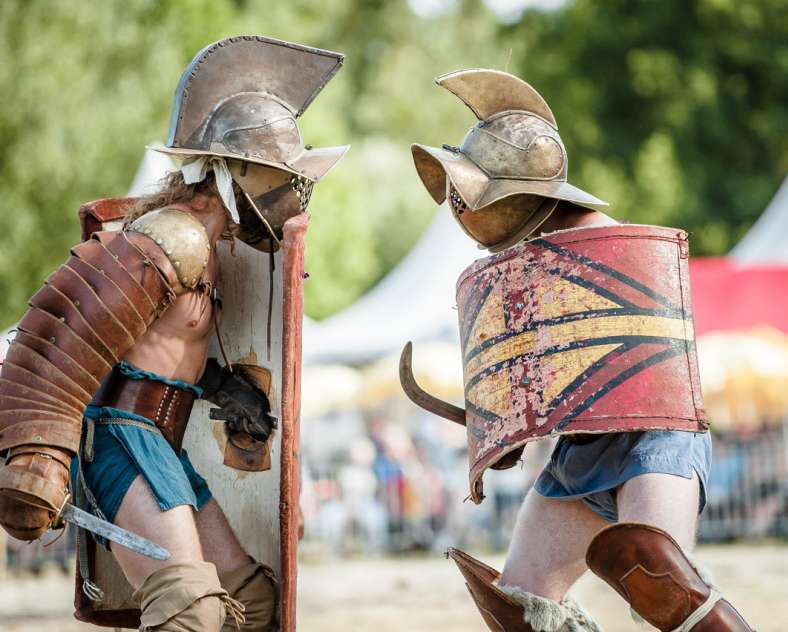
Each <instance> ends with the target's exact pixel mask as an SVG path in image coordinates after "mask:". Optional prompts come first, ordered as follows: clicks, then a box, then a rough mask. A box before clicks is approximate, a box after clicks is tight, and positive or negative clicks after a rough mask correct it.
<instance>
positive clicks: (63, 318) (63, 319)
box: [58, 316, 66, 323]
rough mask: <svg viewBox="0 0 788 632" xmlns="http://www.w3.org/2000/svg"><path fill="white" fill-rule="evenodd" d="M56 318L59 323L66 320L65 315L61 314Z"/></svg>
mask: <svg viewBox="0 0 788 632" xmlns="http://www.w3.org/2000/svg"><path fill="white" fill-rule="evenodd" d="M58 320H59V321H60V322H61V323H64V322H66V317H65V316H61V317H60V318H58Z"/></svg>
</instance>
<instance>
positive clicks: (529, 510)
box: [500, 490, 605, 601]
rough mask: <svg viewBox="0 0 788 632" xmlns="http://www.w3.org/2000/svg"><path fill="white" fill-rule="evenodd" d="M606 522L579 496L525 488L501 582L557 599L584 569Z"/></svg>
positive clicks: (562, 595)
mask: <svg viewBox="0 0 788 632" xmlns="http://www.w3.org/2000/svg"><path fill="white" fill-rule="evenodd" d="M604 525H605V523H604V521H603V520H602V518H600V517H599V516H597V515H596V514H595V513H594V512H592V511H591V510H590V509H589V508H588V507H586V506H585V505H584V504H583V503H582V502H580V501H578V500H569V501H563V500H555V499H550V498H544V497H543V496H540V495H539V494H538V493H536V492H535V491H533V490H532V491H531V492H529V494H528V496H527V497H526V500H525V502H524V503H523V507H522V508H521V510H520V513H519V515H518V517H517V524H516V525H515V530H514V533H513V535H512V543H511V545H510V547H509V551H508V553H507V556H506V564H505V566H504V570H503V573H502V575H501V580H500V583H501V584H502V585H510V586H518V587H519V588H522V589H523V590H525V591H527V592H530V593H533V594H535V595H539V596H541V597H547V598H549V599H553V600H555V601H560V600H561V599H563V597H564V596H565V595H566V592H567V591H568V590H569V588H570V587H571V586H572V584H574V583H575V581H577V579H578V578H579V577H580V576H581V575H582V574H583V573H584V572H585V570H586V565H585V552H586V548H587V547H588V544H589V543H590V542H591V539H592V538H593V537H594V535H596V533H597V532H598V531H599V530H600V529H601V528H602V527H604Z"/></svg>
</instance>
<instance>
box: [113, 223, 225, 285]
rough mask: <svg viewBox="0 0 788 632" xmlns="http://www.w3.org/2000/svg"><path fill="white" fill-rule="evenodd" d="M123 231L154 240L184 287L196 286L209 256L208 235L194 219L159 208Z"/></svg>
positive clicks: (203, 227)
mask: <svg viewBox="0 0 788 632" xmlns="http://www.w3.org/2000/svg"><path fill="white" fill-rule="evenodd" d="M126 230H129V231H132V232H135V233H141V234H143V235H146V236H148V237H150V238H151V239H152V240H153V241H155V242H156V243H157V244H158V245H159V247H160V248H161V249H162V250H163V251H164V254H165V255H167V258H168V259H169V260H170V261H171V262H172V265H173V266H174V267H175V271H176V272H177V274H178V280H179V281H180V282H181V283H182V284H183V285H184V287H187V288H189V289H194V288H195V287H197V283H198V282H199V281H200V278H201V277H202V274H203V272H204V271H205V268H206V266H207V265H208V257H209V256H210V254H211V244H210V241H209V239H208V232H207V231H206V230H205V226H203V225H202V224H201V223H200V222H199V221H198V220H196V219H195V218H194V217H193V216H191V215H190V214H189V213H185V212H183V211H178V210H176V209H172V208H163V209H159V210H158V211H151V212H150V213H145V215H143V216H142V217H138V218H137V219H135V220H134V221H133V222H132V223H131V224H130V225H129V227H128V228H127V229H126Z"/></svg>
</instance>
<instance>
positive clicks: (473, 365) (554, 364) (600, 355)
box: [457, 225, 707, 503]
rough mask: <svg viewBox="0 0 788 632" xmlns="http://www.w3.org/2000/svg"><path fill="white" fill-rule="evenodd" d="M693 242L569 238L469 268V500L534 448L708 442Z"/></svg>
mask: <svg viewBox="0 0 788 632" xmlns="http://www.w3.org/2000/svg"><path fill="white" fill-rule="evenodd" d="M688 254H689V250H688V245H687V234H686V233H685V232H683V231H681V230H678V229H673V228H661V227H656V226H637V225H619V226H609V227H608V226H606V227H592V228H581V229H574V230H568V231H562V232H558V233H553V234H550V235H546V236H544V237H541V238H538V239H534V240H531V241H528V242H525V243H524V244H522V245H520V246H517V247H514V248H510V249H509V250H506V251H504V252H502V253H500V254H497V255H494V256H492V257H488V258H485V259H480V260H479V261H477V262H475V263H474V264H473V265H471V266H470V267H469V268H468V269H467V270H466V271H465V272H464V273H463V274H462V275H461V276H460V279H459V280H458V283H457V305H458V307H459V319H460V335H461V340H462V352H463V363H464V379H465V403H466V423H467V429H468V445H469V449H470V479H471V495H472V498H473V500H474V501H475V502H477V503H478V502H481V500H482V498H483V494H482V480H481V479H482V474H483V473H484V470H485V469H486V468H488V467H494V466H495V465H496V464H499V465H500V462H501V460H502V459H503V457H505V456H506V455H510V458H509V459H508V460H506V461H505V464H510V465H511V464H513V463H514V461H513V460H512V459H511V456H512V455H511V453H513V452H515V451H518V450H519V451H521V450H522V448H523V446H524V445H525V444H526V443H527V442H528V441H531V440H534V439H540V438H544V437H550V436H557V435H561V434H573V433H604V432H625V431H635V430H667V429H669V430H687V431H692V432H698V431H704V430H706V428H707V423H706V418H705V413H704V411H703V400H702V396H701V391H700V382H699V378H698V368H697V357H696V351H695V340H694V332H693V322H692V309H691V303H690V288H689V273H688V265H687V258H688Z"/></svg>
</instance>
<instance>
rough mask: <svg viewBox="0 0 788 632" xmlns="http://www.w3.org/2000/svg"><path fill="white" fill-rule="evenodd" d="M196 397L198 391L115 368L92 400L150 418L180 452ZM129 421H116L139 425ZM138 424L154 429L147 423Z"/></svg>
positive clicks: (96, 404)
mask: <svg viewBox="0 0 788 632" xmlns="http://www.w3.org/2000/svg"><path fill="white" fill-rule="evenodd" d="M194 400H195V393H193V392H192V391H188V390H184V389H182V388H178V387H177V386H173V385H172V384H166V383H164V382H160V381H158V380H152V379H150V378H145V377H144V378H141V379H138V378H132V377H129V376H127V375H125V374H124V373H123V372H122V371H121V370H120V369H119V368H117V367H115V368H114V369H113V370H112V373H110V375H109V376H108V377H107V378H106V379H105V381H104V383H103V384H102V386H101V389H99V391H98V392H97V393H96V395H95V396H94V397H93V401H92V402H91V403H92V404H93V405H94V406H104V407H109V408H118V409H121V410H125V411H128V412H132V413H135V414H137V415H140V416H141V417H145V418H146V419H150V420H151V421H152V422H153V423H154V424H156V426H157V427H158V429H159V430H160V431H161V434H162V435H163V436H164V438H165V439H166V440H167V442H168V443H169V444H170V445H171V446H172V448H173V450H175V452H176V453H179V452H180V451H181V445H182V443H183V435H184V433H185V432H186V424H187V423H188V421H189V415H190V413H191V409H192V406H193V404H194ZM99 421H100V422H106V421H107V420H99ZM130 421H133V420H128V419H123V420H115V423H121V422H122V423H125V424H127V425H137V424H135V423H129V422H130ZM97 423H98V422H97ZM139 427H141V428H144V429H146V430H150V429H151V428H150V426H147V427H146V424H144V423H143V424H140V425H139Z"/></svg>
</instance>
